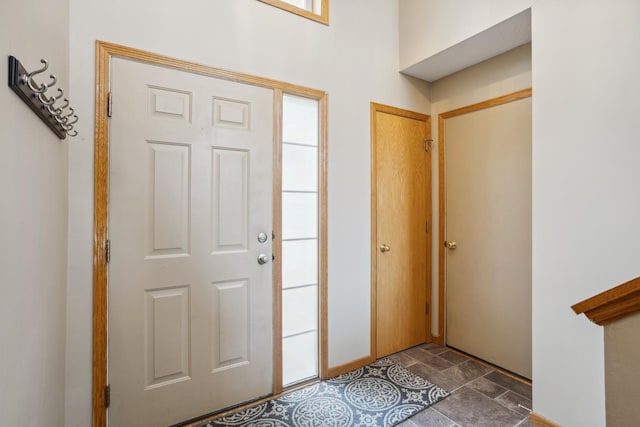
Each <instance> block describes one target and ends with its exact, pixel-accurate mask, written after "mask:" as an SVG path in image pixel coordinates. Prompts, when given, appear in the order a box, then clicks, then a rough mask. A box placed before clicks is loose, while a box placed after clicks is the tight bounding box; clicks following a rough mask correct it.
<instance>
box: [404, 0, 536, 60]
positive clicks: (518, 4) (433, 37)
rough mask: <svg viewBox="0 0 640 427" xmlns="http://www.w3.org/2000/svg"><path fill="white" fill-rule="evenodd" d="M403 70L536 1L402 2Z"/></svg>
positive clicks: (462, 0)
mask: <svg viewBox="0 0 640 427" xmlns="http://www.w3.org/2000/svg"><path fill="white" fill-rule="evenodd" d="M399 3H400V22H401V23H402V25H400V69H405V68H407V67H409V66H411V65H413V64H416V63H418V62H420V61H422V60H423V59H425V58H429V57H431V56H433V55H435V54H437V53H439V52H442V51H443V50H445V49H447V48H450V47H452V46H454V45H456V44H458V43H460V42H462V41H464V40H467V39H468V38H470V37H472V36H475V35H476V34H478V33H480V32H482V31H484V30H486V29H488V28H491V27H493V26H494V25H496V24H498V23H500V22H502V21H504V20H505V19H508V18H510V17H512V16H513V15H516V14H518V13H520V12H522V11H523V10H525V9H527V8H529V7H531V4H532V3H533V0H483V1H473V0H471V1H470V0H449V1H441V0H435V1H425V0H399Z"/></svg>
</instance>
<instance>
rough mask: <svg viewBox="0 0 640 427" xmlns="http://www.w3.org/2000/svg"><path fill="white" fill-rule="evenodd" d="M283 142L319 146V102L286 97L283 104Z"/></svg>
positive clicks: (290, 96)
mask: <svg viewBox="0 0 640 427" xmlns="http://www.w3.org/2000/svg"><path fill="white" fill-rule="evenodd" d="M282 116H283V121H282V140H283V142H290V143H296V144H305V145H313V146H317V145H318V101H317V100H315V99H308V98H302V97H300V96H292V95H284V97H283V103H282Z"/></svg>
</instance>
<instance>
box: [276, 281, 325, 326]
mask: <svg viewBox="0 0 640 427" xmlns="http://www.w3.org/2000/svg"><path fill="white" fill-rule="evenodd" d="M317 327H318V287H317V286H316V285H312V286H304V287H301V288H293V289H285V290H284V291H283V292H282V336H283V337H285V338H286V337H288V336H291V335H296V334H300V333H303V332H308V331H314V330H316V329H317Z"/></svg>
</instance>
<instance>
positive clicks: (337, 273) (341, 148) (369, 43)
mask: <svg viewBox="0 0 640 427" xmlns="http://www.w3.org/2000/svg"><path fill="white" fill-rule="evenodd" d="M70 3H71V31H70V39H71V80H72V85H73V86H72V89H73V92H74V94H76V96H75V98H74V102H77V103H78V106H79V108H80V111H82V113H83V114H84V115H86V116H87V117H89V116H90V115H91V114H92V112H93V105H94V82H95V77H94V76H95V69H94V61H95V59H94V58H95V49H94V42H95V40H96V39H100V40H104V41H109V42H114V43H120V44H124V45H127V46H131V47H136V48H141V49H145V50H149V51H152V52H157V53H161V54H165V55H169V56H174V57H178V58H181V59H186V60H191V61H196V62H201V63H204V64H208V65H213V66H217V67H222V68H228V69H231V70H234V71H240V72H245V73H251V74H255V75H260V76H263V77H270V78H275V79H278V80H283V81H288V82H292V83H296V84H301V85H305V86H309V87H313V88H316V89H322V90H326V91H328V93H329V218H328V222H329V236H328V238H329V260H328V262H329V272H328V274H329V365H330V366H336V365H340V364H344V363H347V362H350V361H352V360H354V359H358V358H361V357H365V356H367V355H369V345H370V344H369V336H370V331H369V319H370V313H369V311H370V310H369V308H370V299H369V296H370V259H369V258H370V219H369V218H370V153H369V145H370V139H369V102H370V101H375V102H380V103H385V104H391V105H394V106H397V107H401V108H407V109H412V110H415V111H419V112H427V113H428V112H429V107H430V105H429V102H428V100H427V99H426V98H425V94H426V92H427V89H426V84H425V83H423V82H420V81H417V80H414V79H412V78H408V77H405V76H401V75H399V74H398V72H397V70H398V10H397V8H398V5H397V2H394V1H388V0H375V1H372V0H351V1H333V2H332V3H331V17H330V19H331V22H330V24H331V25H330V26H329V27H327V26H324V25H321V24H318V23H315V22H312V21H309V20H306V19H304V18H301V17H298V16H295V15H292V14H289V13H287V12H284V11H281V10H279V9H276V8H274V7H272V6H269V5H266V4H264V3H261V2H258V1H255V0H233V1H229V0H195V1H193V2H190V3H189V5H188V6H186V5H185V4H184V3H180V2H170V1H160V2H158V1H150V0H147V1H138V2H131V1H129V0H114V1H110V2H104V1H98V0H71V2H70ZM363 11H366V13H365V12H363ZM80 124H81V127H80V132H81V138H78V139H79V140H80V141H79V142H78V143H76V144H74V145H72V146H71V150H70V158H69V159H70V165H69V167H70V180H69V183H70V187H69V191H70V212H69V217H70V224H73V227H72V229H71V230H70V242H69V246H70V249H69V255H70V262H69V298H68V318H69V319H68V325H69V326H68V346H67V348H68V353H67V365H68V367H69V369H68V372H67V410H66V415H67V420H66V422H67V425H68V426H78V427H80V426H86V425H89V417H90V410H91V388H90V384H91V298H92V296H91V281H92V275H91V273H92V252H91V251H92V232H93V225H92V217H93V210H92V209H93V206H92V197H93V196H92V194H93V169H92V165H93V147H92V142H93V134H92V130H93V123H92V122H91V121H90V120H85V121H82V122H81V123H80Z"/></svg>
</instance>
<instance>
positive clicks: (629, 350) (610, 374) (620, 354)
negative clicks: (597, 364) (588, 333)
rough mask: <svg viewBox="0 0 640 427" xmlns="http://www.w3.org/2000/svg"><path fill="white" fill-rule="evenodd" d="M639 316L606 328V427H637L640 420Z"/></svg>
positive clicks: (635, 315)
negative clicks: (639, 401)
mask: <svg viewBox="0 0 640 427" xmlns="http://www.w3.org/2000/svg"><path fill="white" fill-rule="evenodd" d="M638 331H640V313H636V314H634V315H632V316H629V317H625V318H624V319H620V320H618V321H616V322H614V323H611V324H609V325H606V326H605V327H604V354H605V356H604V359H605V377H606V380H605V383H606V390H607V426H608V427H636V426H637V424H638V420H640V405H638V396H640V369H638V361H640V340H638Z"/></svg>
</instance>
